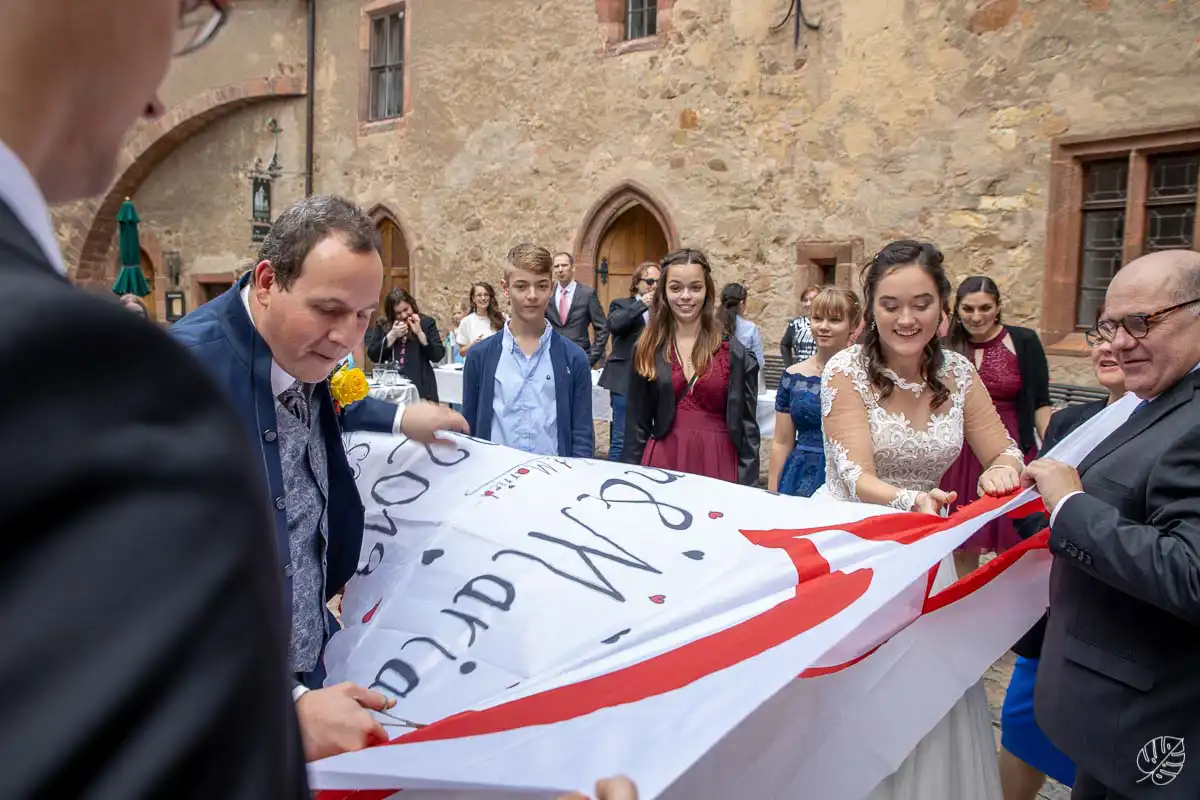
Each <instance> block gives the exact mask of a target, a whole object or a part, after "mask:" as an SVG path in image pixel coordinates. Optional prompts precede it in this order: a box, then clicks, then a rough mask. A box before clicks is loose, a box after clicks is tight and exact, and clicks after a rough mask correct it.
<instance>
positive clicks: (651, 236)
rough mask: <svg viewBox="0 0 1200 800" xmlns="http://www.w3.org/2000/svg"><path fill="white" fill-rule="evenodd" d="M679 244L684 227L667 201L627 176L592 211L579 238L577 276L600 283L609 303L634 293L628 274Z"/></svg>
mask: <svg viewBox="0 0 1200 800" xmlns="http://www.w3.org/2000/svg"><path fill="white" fill-rule="evenodd" d="M678 247H679V232H678V230H677V229H676V227H675V223H674V222H673V221H672V220H671V217H670V216H669V215H668V214H667V212H666V210H665V209H664V206H663V204H662V203H660V202H659V201H658V200H657V199H655V198H654V197H653V196H652V195H651V193H650V191H649V190H647V189H646V188H645V187H643V186H641V185H639V184H636V183H634V182H632V181H626V182H624V183H622V184H620V185H619V186H617V187H616V188H614V189H613V190H611V191H610V192H608V193H607V194H606V195H605V196H604V197H603V198H601V199H600V200H599V201H598V202H597V203H596V204H595V205H594V206H592V208H591V210H590V211H589V212H588V214H587V217H586V218H585V222H584V226H583V228H582V230H581V232H580V234H579V238H578V239H577V240H576V242H575V276H576V279H577V280H579V281H581V282H583V283H587V284H589V285H595V288H596V293H597V295H598V296H599V298H600V302H601V304H602V305H603V306H604V307H605V308H607V307H608V303H609V302H610V300H611V299H612V298H614V297H624V296H625V295H626V294H627V293H628V289H629V286H628V278H629V276H630V275H631V274H632V273H633V270H634V268H635V267H636V266H637V265H638V264H639V263H641V262H642V261H647V260H650V261H657V260H658V259H660V258H662V257H663V256H664V255H666V254H667V253H668V252H670V251H671V250H674V249H676V248H678ZM602 264H606V265H607V268H608V271H607V280H606V279H605V273H603V272H602V271H601V270H600V269H599V267H600V266H601V265H602ZM596 284H598V285H596Z"/></svg>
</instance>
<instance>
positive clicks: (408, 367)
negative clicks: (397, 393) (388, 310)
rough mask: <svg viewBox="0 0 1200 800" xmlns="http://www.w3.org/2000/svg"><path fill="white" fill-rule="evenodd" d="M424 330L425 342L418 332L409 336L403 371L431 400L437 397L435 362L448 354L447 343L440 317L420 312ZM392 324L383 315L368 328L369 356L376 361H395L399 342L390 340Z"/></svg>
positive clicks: (418, 390)
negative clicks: (441, 330) (444, 340)
mask: <svg viewBox="0 0 1200 800" xmlns="http://www.w3.org/2000/svg"><path fill="white" fill-rule="evenodd" d="M420 316H421V330H422V331H424V332H425V342H426V343H425V344H421V340H420V339H417V338H416V337H415V336H410V337H408V345H407V350H406V351H405V355H404V368H403V370H402V371H403V373H404V376H405V377H406V378H408V379H409V380H410V381H412V382H413V385H414V386H416V387H417V395H418V396H420V398H421V399H422V400H428V401H430V402H432V403H436V402H437V401H438V390H437V377H436V376H434V374H433V365H434V364H440V363H441V361H442V359H443V358H445V357H446V343H445V342H443V341H442V334H440V333H439V332H438V327H437V321H436V320H435V319H434V318H433V317H430V316H428V315H426V314H421V315H420ZM391 327H392V326H391V325H389V324H388V323H387V320H386V319H381V320H380V321H379V322H377V323H376V324H374V325H372V326H371V327H370V329H369V330H368V331H367V335H366V346H367V358H369V359H371V360H372V361H374V362H375V363H376V364H380V363H384V362H388V361H394V360H395V358H396V345H394V344H393V345H389V344H388V343H387V332H388V331H389V330H390V329H391Z"/></svg>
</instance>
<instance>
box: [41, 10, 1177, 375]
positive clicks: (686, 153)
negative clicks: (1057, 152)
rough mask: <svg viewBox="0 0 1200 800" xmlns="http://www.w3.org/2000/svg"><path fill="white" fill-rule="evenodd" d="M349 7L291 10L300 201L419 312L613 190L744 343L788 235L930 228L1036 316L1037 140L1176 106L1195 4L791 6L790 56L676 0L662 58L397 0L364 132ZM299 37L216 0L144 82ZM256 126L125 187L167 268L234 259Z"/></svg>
mask: <svg viewBox="0 0 1200 800" xmlns="http://www.w3.org/2000/svg"><path fill="white" fill-rule="evenodd" d="M599 2H601V3H604V2H608V0H599ZM364 5H365V4H364V3H362V2H352V1H350V0H339V1H338V2H323V3H320V4H319V5H318V12H319V13H318V65H317V74H316V81H315V87H314V89H315V93H316V94H315V97H316V100H315V104H316V114H317V117H316V127H315V138H316V170H315V176H314V178H315V188H316V190H317V191H319V192H339V193H343V194H346V195H348V196H350V197H353V198H355V199H356V200H358V201H359V202H360V203H362V204H363V205H364V206H367V207H371V206H374V205H375V204H383V205H385V206H386V207H387V208H389V209H390V210H391V211H392V212H393V213H394V214H395V215H396V216H397V217H398V218H399V219H400V221H401V222H402V224H403V226H404V229H405V232H406V234H407V235H408V237H409V246H410V249H411V250H412V265H413V271H414V277H413V284H414V289H415V291H416V293H417V295H418V297H419V298H420V299H421V302H422V304H423V305H424V306H426V307H428V308H429V309H430V310H431V311H432V312H433V313H435V314H437V315H438V316H445V315H446V313H447V312H448V307H449V303H450V301H451V299H452V298H453V299H457V298H458V297H459V295H461V293H462V291H463V289H464V288H465V287H466V286H467V285H468V284H469V283H470V282H471V281H472V280H473V279H476V278H482V279H489V280H493V281H494V280H495V279H496V278H497V276H498V274H499V271H500V263H501V259H502V256H503V254H504V253H505V252H506V251H507V250H508V248H509V247H510V246H511V245H512V244H513V243H515V242H517V241H520V240H533V241H537V242H539V243H542V244H545V245H546V246H547V247H550V248H552V249H572V248H573V247H574V245H575V243H576V241H577V240H578V238H579V237H580V232H581V230H582V229H583V227H584V226H585V225H586V222H587V215H588V211H589V209H590V208H592V207H593V205H594V204H595V203H596V202H597V201H598V200H599V199H600V198H602V197H603V196H604V195H605V194H606V193H607V192H608V191H610V190H611V189H612V188H613V187H615V186H618V185H620V184H622V183H623V182H626V181H633V182H636V183H637V184H639V185H641V186H644V187H646V189H647V190H649V192H650V193H651V194H652V196H653V197H654V198H656V199H657V200H658V201H659V202H660V204H661V206H662V209H661V210H662V211H663V212H664V213H666V214H667V215H669V217H670V219H671V221H672V222H673V224H674V226H675V227H676V228H677V230H678V234H679V237H680V240H681V241H682V242H684V243H686V244H689V245H691V246H695V247H700V248H703V249H705V250H707V251H709V253H710V255H711V256H712V257H713V261H714V264H715V265H716V269H717V278H718V280H719V281H726V280H734V279H736V280H740V281H741V282H743V283H746V284H747V285H748V286H749V287H750V289H751V302H750V314H751V316H752V317H755V318H757V319H758V321H759V322H760V324H761V325H762V326H763V328H764V332H765V335H766V336H767V337H768V338H776V337H778V335H779V334H780V333H781V331H782V327H783V324H784V322H785V320H786V319H787V318H788V317H789V316H791V315H792V314H793V313H794V311H795V297H796V290H797V282H798V281H804V280H806V277H805V276H804V275H802V274H801V273H800V272H799V271H798V269H797V266H796V244H797V242H798V241H805V240H832V241H850V240H861V241H862V243H863V247H864V249H865V252H866V253H868V254H869V253H870V252H872V251H873V250H874V249H876V248H877V247H879V246H880V245H881V244H883V243H885V242H886V241H887V240H889V239H892V238H897V237H902V236H904V237H908V236H917V237H922V238H928V239H931V240H933V241H935V242H937V243H938V244H939V245H940V246H941V247H942V248H943V250H944V251H945V253H946V255H947V263H948V265H949V267H950V269H951V271H952V273H953V276H954V277H955V278H961V277H965V276H966V275H969V274H974V273H985V274H988V275H991V276H992V277H993V278H995V279H996V281H997V282H998V283H999V284H1000V286H1001V288H1002V290H1003V291H1004V293H1005V296H1006V305H1005V313H1006V318H1007V319H1008V320H1009V321H1011V322H1015V323H1017V324H1026V325H1030V326H1032V327H1037V326H1038V323H1039V316H1040V310H1041V304H1042V263H1041V261H1042V254H1043V249H1044V240H1045V231H1046V216H1047V209H1046V194H1047V177H1048V173H1049V156H1050V146H1049V142H1050V140H1051V138H1053V137H1056V136H1060V135H1063V134H1068V133H1069V134H1076V133H1089V134H1096V133H1104V132H1107V131H1113V132H1117V131H1124V130H1128V129H1130V128H1138V127H1144V126H1147V125H1169V124H1180V123H1195V122H1196V121H1197V120H1200V110H1198V109H1197V107H1196V103H1195V82H1196V75H1197V74H1200V71H1198V67H1200V43H1198V41H1197V40H1196V32H1197V30H1198V28H1200V25H1198V23H1200V6H1197V5H1196V4H1194V3H1187V2H1182V1H1181V0H1173V1H1172V0H1163V1H1162V2H1122V3H1110V2H1109V1H1108V0H987V1H986V2H972V0H940V1H939V0H809V2H806V3H804V7H805V10H806V11H807V13H808V14H809V16H810V18H812V19H814V20H816V21H819V22H820V24H821V29H820V30H819V31H807V30H805V31H802V34H801V44H800V47H799V48H798V49H795V48H793V44H792V34H791V23H788V24H787V25H785V26H783V28H782V29H780V30H772V25H773V24H774V23H776V22H778V21H779V20H781V19H782V17H783V14H784V12H785V11H786V10H787V7H788V2H787V0H676V2H675V3H674V6H673V8H672V9H671V28H672V30H671V31H670V32H669V33H668V34H666V35H665V36H663V37H662V38H663V39H664V41H663V42H662V43H661V46H658V47H652V48H651V49H645V50H641V51H639V52H628V53H624V54H622V55H612V54H611V53H612V48H608V47H606V44H605V29H604V27H603V26H602V25H601V23H600V21H599V18H598V16H597V0H564V1H563V2H555V3H548V2H543V1H542V0H537V1H535V0H505V2H491V3H488V2H479V0H409V2H408V3H407V12H408V14H409V15H410V25H411V38H410V49H409V51H408V52H407V58H406V61H407V64H406V66H407V69H408V72H409V83H410V91H411V100H410V104H411V112H410V113H408V114H407V115H406V117H405V118H404V120H403V122H402V123H401V124H399V125H394V126H387V128H386V129H379V130H374V131H372V129H371V128H370V126H363V125H362V114H361V109H360V91H359V90H360V81H361V78H362V70H363V67H364V61H363V57H362V52H361V44H362V42H363V41H364V40H363V39H362V38H361V37H362V36H363V32H364V30H365V29H364V27H363V24H362V23H363V19H364V18H363V13H362V9H363V7H364ZM374 5H378V3H375V4H374ZM303 45H304V20H303V4H301V3H296V2H290V0H257V2H244V3H239V4H238V6H237V13H236V16H235V19H234V21H233V22H232V24H231V25H230V26H229V28H228V30H227V31H226V32H224V33H223V34H222V39H221V40H220V41H219V42H218V43H217V44H216V45H214V47H213V48H212V49H211V51H210V52H208V53H206V54H204V55H203V56H202V57H200V58H197V59H194V60H193V59H188V60H183V61H181V62H179V64H178V65H177V72H176V74H174V75H173V76H172V78H171V80H170V82H169V83H168V87H167V89H166V90H165V93H164V94H165V96H166V97H167V98H169V99H172V100H179V99H180V98H183V97H185V96H192V95H194V94H196V93H197V92H199V91H201V90H202V88H203V87H205V86H206V85H207V86H211V85H223V84H225V83H231V82H235V81H236V80H239V79H242V80H244V79H246V78H247V77H249V76H253V75H258V74H301V75H302V61H303V53H304V50H303ZM297 71H299V72H297ZM287 102H290V103H292V105H293V106H294V108H293V109H291V112H290V113H288V109H281V108H276V107H275V106H274V105H271V106H270V108H271V111H270V112H269V113H273V114H277V116H280V117H281V118H286V119H287V121H286V122H283V124H284V127H285V130H286V133H285V141H286V142H287V146H286V147H285V153H284V157H285V158H286V161H285V163H284V168H285V169H287V170H289V171H291V172H292V173H293V174H295V172H296V171H297V170H300V169H302V156H303V146H302V141H301V137H302V131H301V126H302V122H303V114H302V110H301V109H302V101H287ZM281 105H284V104H281ZM267 113H268V112H267V107H266V106H264V107H263V108H256V109H254V110H253V113H251V112H249V111H241V112H239V113H238V114H237V115H236V116H233V117H229V118H227V119H226V120H225V121H224V122H222V123H220V124H219V126H218V127H214V128H211V129H209V130H207V131H206V132H205V133H203V134H200V136H199V138H198V139H197V142H200V144H196V143H192V144H189V145H188V146H185V147H184V148H183V149H180V150H179V151H178V152H176V153H175V155H173V156H172V157H171V158H170V159H168V160H167V161H166V162H164V163H163V164H162V165H161V166H159V167H158V168H157V170H156V172H155V175H154V176H153V178H151V179H150V180H149V181H148V182H147V184H146V186H145V187H144V188H143V189H142V191H141V192H140V193H139V195H138V203H139V210H140V211H141V213H142V216H143V218H144V219H146V220H147V221H148V224H149V225H158V226H160V227H161V228H162V229H163V230H166V231H172V232H175V233H173V234H170V235H168V236H167V238H170V237H171V236H172V235H174V236H177V237H178V247H179V249H181V250H183V251H184V261H185V263H186V264H197V265H200V264H208V263H210V262H209V261H208V259H214V258H215V259H219V260H221V261H222V263H224V261H226V260H228V259H229V258H230V257H232V255H233V254H238V253H243V252H245V251H246V249H247V239H246V227H247V226H246V225H245V224H243V217H244V215H245V214H246V206H245V204H247V203H248V196H247V195H248V193H249V190H248V187H247V186H244V185H239V184H238V182H237V181H236V180H234V179H233V178H232V177H231V176H233V175H234V174H235V171H236V169H237V167H238V165H239V164H241V163H242V162H243V161H244V159H245V158H246V157H247V156H248V155H249V154H250V153H251V152H252V151H253V152H259V151H261V150H262V149H263V140H262V136H261V126H262V123H263V121H264V119H265V116H266V115H267ZM281 121H282V119H281ZM268 154H269V152H268ZM285 183H287V182H286V181H285ZM181 187H187V188H186V191H183V190H181ZM293 190H294V183H293V184H289V186H288V188H286V189H284V188H283V187H280V189H279V190H277V193H276V197H277V203H276V207H277V208H278V207H280V205H279V202H278V201H282V200H283V199H284V198H285V197H287V196H291V194H294V191H293ZM64 224H65V223H64ZM189 229H190V230H189ZM185 230H189V232H187V233H184V231H185ZM60 231H61V232H63V233H64V234H66V233H67V232H66V231H65V230H64V229H63V227H61V226H60ZM579 277H580V278H581V279H582V280H589V279H590V277H591V276H590V274H581V275H580V276H579ZM1052 361H1053V368H1054V376H1053V377H1054V379H1056V380H1063V381H1065V380H1071V381H1075V382H1087V383H1090V382H1091V379H1090V368H1089V367H1088V366H1087V364H1086V361H1084V360H1082V359H1064V358H1054V359H1052Z"/></svg>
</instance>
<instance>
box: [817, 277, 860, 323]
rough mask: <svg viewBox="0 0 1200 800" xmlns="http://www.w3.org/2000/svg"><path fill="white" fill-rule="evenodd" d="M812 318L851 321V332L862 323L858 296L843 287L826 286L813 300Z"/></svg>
mask: <svg viewBox="0 0 1200 800" xmlns="http://www.w3.org/2000/svg"><path fill="white" fill-rule="evenodd" d="M812 316H814V317H815V316H821V317H827V318H829V319H844V320H849V322H850V330H854V329H855V328H857V327H858V323H859V322H861V321H862V303H861V302H860V301H859V299H858V295H857V294H855V293H854V292H852V291H851V290H849V289H846V288H844V287H842V286H826V287H825V288H824V289H822V290H821V291H820V292H818V293H817V296H816V297H814V298H813V299H812Z"/></svg>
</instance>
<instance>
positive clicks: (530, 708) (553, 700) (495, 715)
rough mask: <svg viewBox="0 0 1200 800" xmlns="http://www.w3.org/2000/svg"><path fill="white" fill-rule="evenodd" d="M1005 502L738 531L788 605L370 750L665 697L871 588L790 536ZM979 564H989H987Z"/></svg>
mask: <svg viewBox="0 0 1200 800" xmlns="http://www.w3.org/2000/svg"><path fill="white" fill-rule="evenodd" d="M1008 499H1009V498H1006V497H999V498H997V497H985V498H981V499H980V500H977V501H975V502H974V503H971V504H970V505H967V506H964V507H963V508H961V509H959V510H958V512H956V513H955V514H953V515H951V516H950V517H949V518H948V519H941V518H936V519H931V518H930V517H929V516H928V515H926V514H917V513H909V514H888V515H885V516H880V517H868V518H867V519H863V520H859V521H857V522H851V523H846V524H831V525H826V526H822V527H819V528H806V529H788V530H762V531H749V530H746V531H741V533H742V535H744V536H745V537H746V539H747V540H749V541H750V542H751V543H752V544H756V545H759V546H762V547H770V548H775V549H780V550H783V551H784V552H786V553H787V554H788V557H789V558H790V559H791V560H792V564H793V566H794V567H795V569H796V573H797V575H798V576H799V581H800V582H799V585H798V586H797V587H796V591H795V594H794V595H793V596H792V597H791V598H789V599H787V600H785V601H783V602H782V603H780V604H778V605H776V606H774V607H773V608H770V609H768V610H767V611H765V612H763V613H762V614H759V615H758V616H755V617H752V618H750V619H748V620H746V621H744V622H741V623H739V624H738V625H735V626H733V627H731V628H727V629H726V630H723V631H718V632H717V633H714V634H711V635H709V636H706V637H704V638H702V639H698V640H697V641H694V642H690V643H688V644H686V645H684V646H682V647H679V648H676V649H675V650H671V651H669V652H666V653H663V654H661V655H658V656H656V657H654V658H651V659H648V660H646V661H643V662H639V663H637V664H633V665H630V666H629V667H626V668H624V669H621V670H618V671H616V672H612V673H607V674H605V675H598V676H596V677H594V678H590V679H588V680H584V681H580V682H578V683H573V684H570V685H568V686H562V687H559V688H556V689H550V690H547V691H545V692H540V693H538V694H535V695H531V696H529V697H523V698H520V699H518V700H513V701H511V702H508V703H504V704H502V705H499V706H494V707H492V708H488V709H483V710H481V711H465V712H462V713H460V714H455V715H454V716H451V717H447V718H446V719H443V720H440V721H438V722H435V723H433V724H430V725H428V726H426V727H424V728H421V729H419V730H415V731H411V732H409V733H407V734H405V735H403V736H400V737H397V738H396V739H393V740H392V741H391V742H388V743H386V744H383V745H379V746H381V747H387V746H391V745H395V744H406V743H409V742H423V741H439V740H445V739H455V738H461V737H467V736H480V735H485V734H489V733H500V732H503V731H509V730H516V729H518V728H524V727H530V726H534V725H551V724H554V723H556V722H562V721H564V720H568V719H574V718H577V717H581V716H584V715H586V714H591V713H594V712H596V711H599V710H601V709H604V708H612V707H616V706H620V705H626V704H628V703H635V702H638V701H640V700H644V699H645V698H647V697H653V696H656V695H660V694H665V693H667V692H671V691H675V690H676V689H680V688H682V687H684V686H686V685H688V684H690V683H693V682H694V681H696V680H699V679H701V678H703V677H705V676H707V675H711V674H713V673H715V672H719V671H720V670H723V669H727V668H729V667H731V666H733V665H735V664H739V663H741V662H743V661H746V660H747V659H750V658H753V657H755V656H757V655H759V654H761V653H763V652H766V651H767V650H770V649H772V648H774V647H777V646H778V645H780V644H783V643H784V642H787V641H789V640H790V639H793V638H795V637H796V636H799V635H800V634H802V633H804V632H806V631H808V630H810V629H812V628H814V627H816V626H817V625H819V624H820V623H822V622H825V621H827V620H829V619H831V618H832V617H834V616H836V615H837V614H839V613H841V612H842V611H844V610H845V609H846V608H848V607H849V606H850V605H851V604H853V603H854V602H855V601H857V600H858V599H859V598H860V597H862V596H863V594H865V593H866V591H867V589H868V587H869V586H870V585H871V580H872V577H873V574H874V572H873V570H871V569H861V570H855V571H854V572H850V573H844V572H830V567H829V562H828V561H827V560H826V559H825V558H824V557H823V556H821V554H820V552H819V551H818V550H817V548H816V545H814V544H813V543H812V541H810V540H808V539H803V538H797V537H802V536H804V535H806V534H813V533H820V532H824V531H830V530H842V531H847V532H849V533H851V534H853V535H856V536H859V537H861V538H864V539H868V540H871V541H892V542H898V543H900V544H912V543H913V542H916V541H920V540H921V539H924V538H925V537H927V536H930V535H932V534H934V533H937V532H939V531H943V530H947V529H949V528H951V527H953V526H955V525H959V524H961V523H963V522H966V521H967V520H970V519H973V518H975V517H978V516H980V515H983V514H986V513H988V512H989V511H992V510H994V509H995V508H997V507H999V506H1000V505H1002V504H1003V503H1005V502H1007V501H1008ZM1039 540H1040V541H1041V545H1040V546H1041V547H1045V546H1046V545H1047V543H1048V532H1044V533H1042V534H1039V536H1037V537H1034V538H1033V539H1030V540H1028V541H1026V542H1024V543H1022V545H1020V546H1019V547H1018V548H1014V550H1020V552H1026V551H1028V550H1032V549H1037V547H1038V546H1039V545H1036V544H1031V543H1034V542H1036V541H1039ZM1009 552H1010V553H1012V552H1013V551H1009ZM1005 555H1006V556H1007V555H1008V554H1005ZM1016 557H1018V556H1014V557H1012V558H1011V559H1009V560H1007V561H1006V562H1005V565H1004V566H997V567H994V568H992V569H990V570H989V574H990V577H987V578H986V579H976V580H972V581H971V582H970V583H969V584H968V585H967V586H966V587H964V588H963V589H962V590H960V591H959V592H958V593H956V595H955V597H954V599H958V598H959V597H963V596H965V595H967V594H970V593H971V592H972V591H974V590H975V589H977V588H978V587H979V586H982V585H984V584H985V583H987V582H988V580H991V579H992V578H994V577H995V575H998V574H1000V573H1001V572H1003V570H1004V569H1007V566H1008V565H1011V563H1015V560H1016ZM1000 558H1003V556H1002V557H1000ZM1000 558H997V559H994V560H993V562H992V563H995V561H999V560H1000ZM987 566H988V567H991V563H990V564H988V565H987ZM936 569H937V568H936V566H935V567H934V568H933V569H932V570H930V573H929V578H928V582H927V586H926V598H927V599H928V593H929V590H930V588H931V587H932V585H933V577H934V575H935V573H936ZM962 583H964V581H959V582H958V583H956V584H954V586H952V587H949V588H947V589H946V590H944V591H943V592H941V593H940V594H939V595H937V598H938V599H939V600H942V598H944V596H946V595H947V593H949V592H950V591H951V589H954V588H955V587H958V586H959V584H962ZM948 602H952V600H943V601H942V602H940V603H937V604H936V605H935V606H934V607H935V608H940V607H942V606H944V605H946V604H947V603H948ZM930 610H933V609H930ZM924 613H926V612H925V610H924V609H923V610H922V614H924ZM879 647H882V644H880V645H877V646H876V647H874V648H872V649H871V650H869V651H868V652H866V653H864V654H862V655H861V656H858V657H857V658H855V659H852V660H851V661H848V662H846V663H844V664H839V665H837V666H833V667H815V668H812V669H809V670H805V671H804V673H803V675H802V677H816V676H818V675H828V674H831V673H833V672H839V671H841V670H843V669H846V668H848V667H850V666H852V665H854V664H856V663H858V662H860V661H862V660H864V659H865V658H867V657H868V656H870V655H871V654H872V653H874V652H875V651H877V650H878V649H879ZM397 791H399V790H396V789H386V790H326V791H323V792H319V793H318V794H317V795H316V800H384V798H387V797H390V796H391V795H393V794H395V793H396V792H397Z"/></svg>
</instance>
